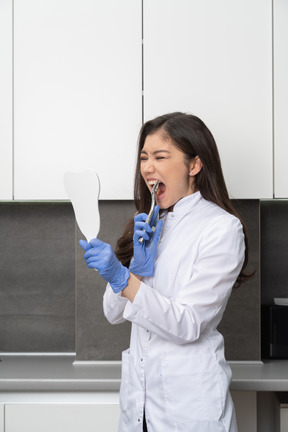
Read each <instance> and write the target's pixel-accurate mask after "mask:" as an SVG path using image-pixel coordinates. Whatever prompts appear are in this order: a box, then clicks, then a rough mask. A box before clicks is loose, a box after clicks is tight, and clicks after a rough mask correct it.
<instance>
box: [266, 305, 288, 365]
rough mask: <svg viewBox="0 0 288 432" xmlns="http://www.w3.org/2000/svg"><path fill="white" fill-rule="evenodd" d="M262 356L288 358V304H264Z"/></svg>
mask: <svg viewBox="0 0 288 432" xmlns="http://www.w3.org/2000/svg"><path fill="white" fill-rule="evenodd" d="M261 356H262V358H263V359H288V306H279V305H270V306H269V305H265V306H262V314H261Z"/></svg>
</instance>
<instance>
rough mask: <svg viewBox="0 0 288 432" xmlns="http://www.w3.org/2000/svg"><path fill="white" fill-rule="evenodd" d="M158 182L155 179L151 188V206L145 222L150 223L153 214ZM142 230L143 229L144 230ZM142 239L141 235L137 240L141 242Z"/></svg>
mask: <svg viewBox="0 0 288 432" xmlns="http://www.w3.org/2000/svg"><path fill="white" fill-rule="evenodd" d="M159 184H160V182H159V181H157V182H156V183H155V184H154V186H153V188H152V191H151V199H152V202H151V207H150V211H149V214H148V216H147V219H146V221H145V222H146V223H150V221H151V219H152V215H153V211H154V207H155V204H156V194H157V191H158V188H159ZM144 231H145V230H144ZM143 241H144V239H143V237H140V238H139V240H138V242H139V243H143Z"/></svg>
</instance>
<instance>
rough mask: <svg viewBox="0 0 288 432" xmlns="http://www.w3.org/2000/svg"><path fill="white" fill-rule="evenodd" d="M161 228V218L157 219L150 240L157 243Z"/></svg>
mask: <svg viewBox="0 0 288 432" xmlns="http://www.w3.org/2000/svg"><path fill="white" fill-rule="evenodd" d="M162 228H163V220H159V221H158V222H157V225H156V229H155V232H154V236H153V240H152V242H153V244H158V242H159V239H160V236H161V232H162Z"/></svg>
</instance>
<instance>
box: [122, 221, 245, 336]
mask: <svg viewBox="0 0 288 432" xmlns="http://www.w3.org/2000/svg"><path fill="white" fill-rule="evenodd" d="M244 249H245V246H244V236H243V230H242V225H241V224H240V222H239V221H238V219H236V218H230V219H228V221H227V220H225V224H223V223H221V226H216V227H215V226H214V225H211V226H209V227H208V228H207V229H206V230H205V232H204V233H203V235H202V238H201V240H200V241H199V251H200V252H199V257H198V259H197V260H196V262H195V263H194V264H193V266H192V268H190V269H187V270H186V269H185V274H183V277H182V278H181V280H182V279H183V283H181V286H180V287H179V291H178V293H177V296H176V297H175V298H168V297H165V296H164V295H162V294H160V293H159V292H158V291H157V286H156V287H154V288H150V287H149V286H147V285H145V284H144V283H141V285H140V288H139V290H138V292H137V294H136V296H135V297H134V299H133V303H132V302H131V301H129V302H127V304H126V307H125V310H124V313H123V316H124V318H125V319H127V320H130V321H132V322H133V323H135V324H137V325H139V326H141V327H144V328H146V329H148V330H150V331H151V332H154V333H156V334H157V335H159V336H161V337H163V338H165V339H169V340H172V341H173V342H175V343H177V344H185V343H189V342H193V341H196V340H197V339H198V338H199V336H200V334H201V333H202V332H203V331H204V330H205V328H206V327H207V325H208V324H209V323H211V321H213V320H216V321H215V327H216V326H217V325H218V323H219V321H220V319H221V317H222V313H223V311H224V308H225V306H226V303H227V301H228V298H229V296H230V293H231V290H232V286H233V285H234V283H235V281H236V278H237V276H238V274H239V272H240V270H241V267H242V264H243V260H244ZM158 281H159V279H158ZM131 289H132V288H131ZM164 290H165V287H164V289H161V291H162V292H163V291H164ZM129 291H130V290H129ZM129 291H128V293H127V296H128V295H130V292H129ZM123 294H124V295H125V290H124V293H123Z"/></svg>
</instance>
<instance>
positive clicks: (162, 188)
mask: <svg viewBox="0 0 288 432" xmlns="http://www.w3.org/2000/svg"><path fill="white" fill-rule="evenodd" d="M157 181H159V180H151V181H148V184H149V186H150V190H151V191H152V189H153V186H154V185H155V183H157ZM165 190H166V186H165V184H164V183H162V182H159V187H158V190H157V194H156V199H161V198H162V197H163V195H164V193H165Z"/></svg>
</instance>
